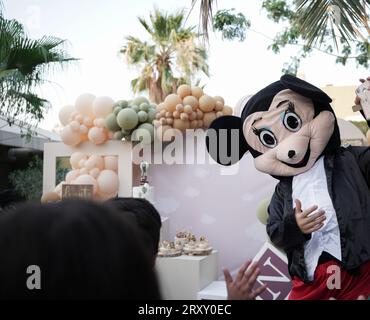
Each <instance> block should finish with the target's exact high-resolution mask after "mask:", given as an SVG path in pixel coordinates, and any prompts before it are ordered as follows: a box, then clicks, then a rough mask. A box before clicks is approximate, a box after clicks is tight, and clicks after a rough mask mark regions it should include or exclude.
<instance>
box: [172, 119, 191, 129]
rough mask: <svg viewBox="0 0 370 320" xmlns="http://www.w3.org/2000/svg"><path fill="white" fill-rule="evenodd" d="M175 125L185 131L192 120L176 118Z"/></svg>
mask: <svg viewBox="0 0 370 320" xmlns="http://www.w3.org/2000/svg"><path fill="white" fill-rule="evenodd" d="M173 127H174V128H175V129H178V130H182V131H183V130H185V129H189V128H190V122H189V120H181V119H174V121H173Z"/></svg>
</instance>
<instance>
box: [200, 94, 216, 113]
mask: <svg viewBox="0 0 370 320" xmlns="http://www.w3.org/2000/svg"><path fill="white" fill-rule="evenodd" d="M215 105H216V101H215V99H213V98H212V97H210V96H207V95H206V94H205V95H203V96H201V97H200V99H199V108H200V110H202V111H203V112H210V111H212V110H213V109H214V107H215Z"/></svg>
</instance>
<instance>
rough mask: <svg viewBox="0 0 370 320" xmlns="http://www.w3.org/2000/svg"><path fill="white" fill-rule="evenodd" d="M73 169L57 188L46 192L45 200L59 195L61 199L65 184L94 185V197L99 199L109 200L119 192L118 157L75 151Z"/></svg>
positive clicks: (72, 161) (71, 159) (72, 158)
mask: <svg viewBox="0 0 370 320" xmlns="http://www.w3.org/2000/svg"><path fill="white" fill-rule="evenodd" d="M69 162H70V164H71V167H72V170H70V171H69V172H68V173H67V174H66V176H65V180H64V181H62V182H61V183H60V184H58V185H57V186H56V188H55V190H54V191H53V192H51V193H48V194H45V195H44V196H43V200H44V201H45V202H47V201H48V200H49V199H52V200H55V198H56V195H58V197H59V200H60V199H61V195H62V186H63V184H72V185H73V184H75V185H92V186H93V198H94V199H97V200H107V199H110V198H114V197H115V196H116V195H117V194H118V188H119V180H118V174H117V173H118V157H117V156H110V155H106V156H100V155H94V154H92V155H88V154H85V153H83V152H80V151H77V152H74V153H73V154H72V155H71V157H70V160H69Z"/></svg>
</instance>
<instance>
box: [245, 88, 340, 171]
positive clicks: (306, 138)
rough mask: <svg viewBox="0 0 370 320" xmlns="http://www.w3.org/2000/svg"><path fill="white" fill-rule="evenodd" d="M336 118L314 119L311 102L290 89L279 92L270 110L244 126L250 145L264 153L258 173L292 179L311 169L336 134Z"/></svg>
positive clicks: (258, 159)
mask: <svg viewBox="0 0 370 320" xmlns="http://www.w3.org/2000/svg"><path fill="white" fill-rule="evenodd" d="M334 122H335V116H334V114H333V113H332V112H330V111H321V112H320V113H319V114H318V115H316V117H315V108H314V105H313V103H312V100H310V99H308V98H306V97H303V96H301V95H299V94H297V93H295V92H294V91H292V90H290V89H286V90H283V91H280V92H279V93H278V94H277V95H276V96H275V97H274V99H273V100H272V103H271V105H270V106H269V108H268V110H267V111H265V112H263V111H260V112H255V113H252V114H251V115H249V116H248V117H247V119H246V120H245V121H244V124H243V133H244V136H245V139H246V141H247V143H248V145H249V146H250V147H251V148H253V149H254V150H256V151H258V152H259V153H261V155H260V156H258V157H256V158H255V159H254V163H255V166H256V169H257V170H259V171H262V172H265V173H268V174H271V175H275V176H293V175H297V174H299V173H302V172H304V171H306V170H308V169H310V168H311V167H312V165H313V164H314V163H315V161H316V160H317V158H318V157H319V156H320V154H321V153H322V152H323V150H324V149H325V147H326V145H327V143H328V141H329V139H330V137H331V135H332V134H333V130H334Z"/></svg>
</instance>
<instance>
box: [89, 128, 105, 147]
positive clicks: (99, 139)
mask: <svg viewBox="0 0 370 320" xmlns="http://www.w3.org/2000/svg"><path fill="white" fill-rule="evenodd" d="M87 136H88V138H89V140H90V141H91V142H92V143H94V144H101V143H103V142H105V140H106V139H107V137H106V135H105V133H104V131H103V129H102V128H98V127H92V128H91V129H90V130H89V133H88V135H87Z"/></svg>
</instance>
